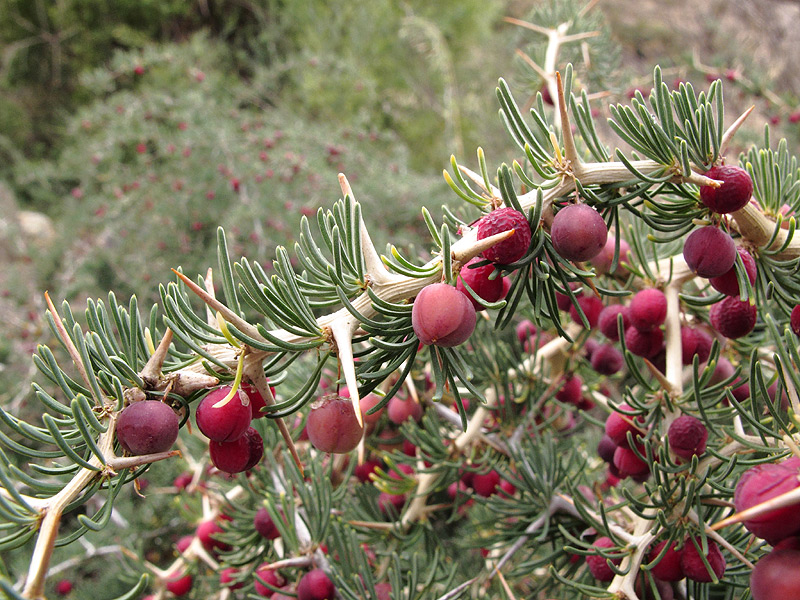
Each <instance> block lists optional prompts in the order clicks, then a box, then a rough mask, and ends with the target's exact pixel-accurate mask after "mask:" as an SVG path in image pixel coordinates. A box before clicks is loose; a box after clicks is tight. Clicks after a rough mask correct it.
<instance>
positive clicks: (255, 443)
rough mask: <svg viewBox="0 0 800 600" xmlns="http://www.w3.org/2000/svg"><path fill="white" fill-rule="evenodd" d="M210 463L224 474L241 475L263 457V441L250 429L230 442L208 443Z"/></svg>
mask: <svg viewBox="0 0 800 600" xmlns="http://www.w3.org/2000/svg"><path fill="white" fill-rule="evenodd" d="M208 453H209V455H210V456H211V462H212V463H214V466H215V467H217V469H219V470H220V471H224V472H225V473H243V472H244V471H248V470H250V469H252V468H253V467H254V466H256V465H257V464H258V462H259V461H260V460H261V457H262V456H264V441H263V440H262V439H261V435H260V434H259V433H258V432H257V431H256V430H255V429H253V428H252V427H248V428H247V431H245V432H244V435H242V436H240V437H238V438H236V439H235V440H233V441H231V442H215V441H214V440H211V441H210V442H209V443H208Z"/></svg>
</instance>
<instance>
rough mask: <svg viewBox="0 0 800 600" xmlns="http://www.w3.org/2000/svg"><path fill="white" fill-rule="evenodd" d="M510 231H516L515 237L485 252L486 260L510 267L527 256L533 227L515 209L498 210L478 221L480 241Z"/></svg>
mask: <svg viewBox="0 0 800 600" xmlns="http://www.w3.org/2000/svg"><path fill="white" fill-rule="evenodd" d="M510 229H513V230H514V235H512V236H511V237H509V238H506V239H505V240H503V241H502V242H499V243H497V244H495V245H494V246H492V247H491V248H487V249H486V250H484V251H483V257H484V258H486V259H488V260H490V261H492V262H494V263H497V264H498V265H508V264H511V263H513V262H516V261H518V260H519V259H520V258H522V257H523V256H525V253H526V252H527V251H528V246H530V244H531V227H530V225H528V219H526V218H525V215H523V214H522V213H521V212H519V211H518V210H516V209H514V208H510V207H506V208H498V209H496V210H493V211H492V212H490V213H489V214H488V215H486V216H484V217H482V218H481V219H480V221H478V239H479V240H482V239H485V238H487V237H491V236H493V235H496V234H498V233H502V232H504V231H508V230H510ZM468 283H469V282H468Z"/></svg>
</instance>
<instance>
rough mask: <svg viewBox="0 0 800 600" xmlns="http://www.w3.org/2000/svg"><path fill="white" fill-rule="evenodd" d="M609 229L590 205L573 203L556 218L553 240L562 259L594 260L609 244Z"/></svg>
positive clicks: (552, 234) (551, 228)
mask: <svg viewBox="0 0 800 600" xmlns="http://www.w3.org/2000/svg"><path fill="white" fill-rule="evenodd" d="M607 238H608V227H607V226H606V222H605V221H604V220H603V217H602V216H601V215H600V213H599V212H597V211H596V210H595V209H593V208H592V207H591V206H589V205H587V204H570V205H569V206H565V207H564V208H562V209H561V210H559V211H558V213H556V216H555V217H553V224H552V225H551V226H550V239H551V240H552V242H553V248H555V251H556V252H558V254H559V256H561V257H562V258H565V259H566V260H573V261H584V260H589V259H591V258H594V257H595V256H597V255H598V254H600V251H601V250H602V249H603V248H604V247H605V245H606V239H607Z"/></svg>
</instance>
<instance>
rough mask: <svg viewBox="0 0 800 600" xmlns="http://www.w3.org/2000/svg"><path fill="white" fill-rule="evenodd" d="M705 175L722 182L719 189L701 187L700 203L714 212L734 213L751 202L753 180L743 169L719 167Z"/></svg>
mask: <svg viewBox="0 0 800 600" xmlns="http://www.w3.org/2000/svg"><path fill="white" fill-rule="evenodd" d="M705 175H706V177H709V178H710V179H716V180H717V181H721V182H722V185H721V186H719V187H717V188H715V187H713V186H710V185H704V186H701V187H700V202H702V203H703V204H704V205H705V206H706V207H707V208H708V209H709V210H711V211H712V212H715V213H723V214H724V213H732V212H735V211H737V210H739V209H740V208H742V207H743V206H744V205H745V204H747V203H748V202H750V198H751V197H752V195H753V180H752V179H751V178H750V175H749V174H748V173H747V171H745V170H744V169H742V168H741V167H737V166H734V165H719V166H717V167H713V168H712V169H709V170H708V171H707V172H706V173H705Z"/></svg>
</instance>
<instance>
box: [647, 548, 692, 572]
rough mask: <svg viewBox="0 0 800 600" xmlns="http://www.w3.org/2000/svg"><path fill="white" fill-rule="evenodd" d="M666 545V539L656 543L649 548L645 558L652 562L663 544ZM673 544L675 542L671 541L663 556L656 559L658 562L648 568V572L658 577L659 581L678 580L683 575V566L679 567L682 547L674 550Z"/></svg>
mask: <svg viewBox="0 0 800 600" xmlns="http://www.w3.org/2000/svg"><path fill="white" fill-rule="evenodd" d="M666 545H667V540H664V541H662V542H659V543H657V544H656V545H655V546H653V548H652V549H651V550H650V553H649V554H648V557H647V560H648V561H650V562H652V561H654V560H655V559H656V558H658V555H659V554H660V553H661V552H662V550H663V549H664V546H666ZM675 546H677V543H676V542H672V543H671V544H670V546H669V548H668V549H667V551H666V552H665V553H664V556H662V557H661V560H659V561H658V564H656V565H654V566H653V568H652V569H650V573H652V574H653V577H656V578H658V579H660V580H661V581H680V580H681V579H683V578H684V577H685V575H684V573H683V567H681V557H682V556H683V549H680V550H676V549H675Z"/></svg>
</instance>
